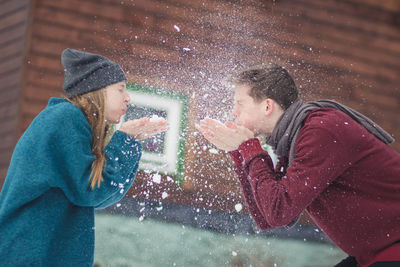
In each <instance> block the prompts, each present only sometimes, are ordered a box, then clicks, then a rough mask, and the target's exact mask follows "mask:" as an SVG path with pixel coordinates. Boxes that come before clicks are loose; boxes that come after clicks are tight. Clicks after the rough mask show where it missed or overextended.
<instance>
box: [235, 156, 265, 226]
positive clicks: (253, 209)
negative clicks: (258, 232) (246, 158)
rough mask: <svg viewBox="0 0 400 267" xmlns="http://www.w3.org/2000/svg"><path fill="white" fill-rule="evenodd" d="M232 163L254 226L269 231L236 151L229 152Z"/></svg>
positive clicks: (240, 157)
mask: <svg viewBox="0 0 400 267" xmlns="http://www.w3.org/2000/svg"><path fill="white" fill-rule="evenodd" d="M229 155H230V156H231V158H232V160H233V162H234V165H233V166H234V170H235V173H236V175H237V177H238V179H239V181H240V185H241V187H242V192H243V196H244V199H245V203H246V206H247V209H248V211H249V213H250V215H251V217H252V218H253V220H254V222H255V223H256V225H257V226H258V227H259V228H260V229H263V230H267V229H270V228H271V226H270V225H268V223H267V222H266V221H265V219H264V216H263V215H262V213H261V212H260V210H259V209H258V207H257V204H256V202H255V199H254V196H253V191H252V188H251V185H250V183H249V181H248V180H247V172H245V170H244V168H243V158H242V156H241V155H240V153H239V151H238V150H235V151H231V152H229Z"/></svg>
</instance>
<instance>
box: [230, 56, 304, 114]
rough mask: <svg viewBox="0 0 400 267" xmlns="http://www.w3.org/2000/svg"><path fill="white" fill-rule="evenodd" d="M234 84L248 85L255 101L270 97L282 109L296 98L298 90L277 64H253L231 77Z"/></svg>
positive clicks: (285, 71) (284, 70)
mask: <svg viewBox="0 0 400 267" xmlns="http://www.w3.org/2000/svg"><path fill="white" fill-rule="evenodd" d="M232 82H233V83H234V84H245V85H248V86H249V87H250V92H249V95H250V96H251V97H253V99H254V100H255V101H256V102H260V101H262V100H264V99H266V98H271V99H273V100H274V101H275V102H277V103H278V104H279V105H280V106H281V107H282V109H283V110H286V109H287V108H288V107H289V106H290V105H291V104H292V103H293V102H295V101H296V100H297V99H298V90H297V87H296V84H295V83H294V81H293V79H292V77H291V76H290V74H289V73H288V71H287V70H286V69H284V68H283V67H281V66H279V65H277V64H272V63H271V64H267V65H258V66H253V67H251V68H249V69H246V70H244V71H242V72H240V73H239V74H238V75H236V76H235V77H233V79H232Z"/></svg>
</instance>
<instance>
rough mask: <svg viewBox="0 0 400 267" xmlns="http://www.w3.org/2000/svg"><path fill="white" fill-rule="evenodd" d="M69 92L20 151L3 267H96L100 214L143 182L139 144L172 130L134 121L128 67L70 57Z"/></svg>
mask: <svg viewBox="0 0 400 267" xmlns="http://www.w3.org/2000/svg"><path fill="white" fill-rule="evenodd" d="M61 61H62V64H63V66H64V68H65V79H64V85H63V88H64V91H65V92H66V95H67V98H66V99H60V98H51V99H50V101H49V103H48V106H47V107H46V108H45V109H44V110H43V111H42V112H41V113H40V114H39V115H38V116H37V117H36V118H35V119H34V120H33V122H32V124H31V125H30V126H29V127H28V129H27V130H26V132H25V133H24V134H23V135H22V137H21V138H20V140H19V141H18V143H17V146H16V147H15V150H14V153H13V156H12V159H11V163H10V166H9V169H8V173H7V177H6V180H5V183H4V186H3V189H2V191H1V194H0V265H1V266H13V267H14V266H93V258H94V256H93V255H94V209H100V208H105V207H107V206H109V205H111V204H113V203H115V202H118V201H119V200H120V199H121V198H122V197H123V196H124V195H125V193H126V192H127V191H128V189H129V188H130V187H131V185H132V183H133V180H134V178H135V175H136V172H137V169H138V164H139V160H140V157H141V151H142V147H141V145H140V143H138V141H137V140H141V139H145V138H148V137H150V136H151V135H154V134H157V133H160V132H162V131H165V130H167V128H168V125H167V122H166V121H165V120H161V121H156V122H152V121H150V119H149V118H141V119H138V120H133V121H128V122H125V123H123V124H122V125H121V127H120V129H119V130H118V131H116V132H115V133H114V134H110V132H109V131H110V129H111V125H112V124H117V123H119V120H120V118H121V116H122V115H123V114H124V113H125V111H126V109H127V104H128V102H129V101H130V99H129V95H128V93H127V91H126V84H125V83H126V77H125V75H124V72H123V71H122V69H121V68H120V66H119V65H118V64H116V63H114V62H112V61H110V60H109V59H107V58H105V57H103V56H100V55H96V54H91V53H87V52H82V51H78V50H73V49H66V50H64V51H63V53H62V58H61Z"/></svg>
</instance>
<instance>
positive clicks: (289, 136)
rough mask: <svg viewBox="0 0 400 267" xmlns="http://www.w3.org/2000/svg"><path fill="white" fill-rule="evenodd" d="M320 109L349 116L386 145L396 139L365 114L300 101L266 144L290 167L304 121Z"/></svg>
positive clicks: (321, 102)
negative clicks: (328, 109)
mask: <svg viewBox="0 0 400 267" xmlns="http://www.w3.org/2000/svg"><path fill="white" fill-rule="evenodd" d="M318 108H333V109H337V110H340V111H342V112H344V113H345V114H347V115H349V116H350V117H351V118H352V119H353V120H355V121H356V122H358V123H359V124H361V125H362V126H364V127H365V129H367V130H368V131H369V132H370V133H372V134H373V135H375V136H376V137H377V138H378V139H380V140H381V141H382V142H384V143H385V144H391V143H393V142H394V139H393V137H392V136H390V134H388V133H387V132H386V131H384V130H383V129H382V128H381V127H379V126H378V125H377V124H376V123H374V122H373V121H372V120H371V119H369V118H368V117H366V116H364V115H363V114H361V113H359V112H357V111H355V110H353V109H351V108H349V107H346V106H345V105H342V104H340V103H337V102H335V101H332V100H319V101H314V102H306V103H303V102H302V101H301V100H300V99H298V100H297V101H295V102H294V103H293V104H292V105H290V106H289V108H288V109H287V110H286V111H285V112H284V113H283V114H282V116H281V117H280V118H279V120H278V122H277V123H276V125H275V128H274V130H273V131H272V134H271V135H270V136H269V137H267V139H266V143H267V144H268V145H270V146H271V147H272V148H273V149H274V151H275V153H276V155H277V156H278V157H282V156H284V157H288V159H289V166H290V164H291V162H292V160H293V159H294V152H295V151H294V145H295V143H296V139H297V135H298V134H299V131H300V129H301V127H302V126H303V121H304V119H305V118H306V117H307V115H308V114H309V113H310V112H311V111H313V110H315V109H318Z"/></svg>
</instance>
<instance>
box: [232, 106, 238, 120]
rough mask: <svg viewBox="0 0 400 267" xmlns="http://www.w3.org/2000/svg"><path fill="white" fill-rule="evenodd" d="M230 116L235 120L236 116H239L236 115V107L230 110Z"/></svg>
mask: <svg viewBox="0 0 400 267" xmlns="http://www.w3.org/2000/svg"><path fill="white" fill-rule="evenodd" d="M232 116H233V117H234V118H236V117H238V116H239V114H238V111H237V108H236V107H233V109H232Z"/></svg>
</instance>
